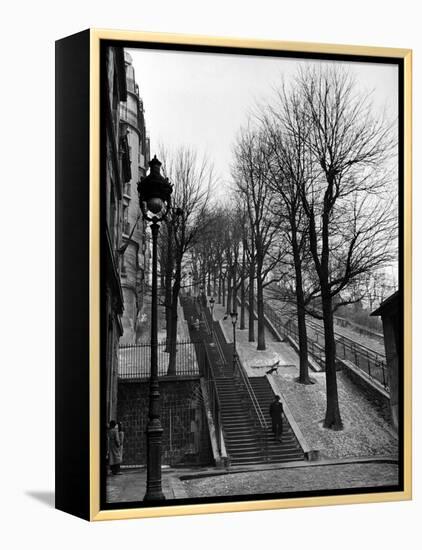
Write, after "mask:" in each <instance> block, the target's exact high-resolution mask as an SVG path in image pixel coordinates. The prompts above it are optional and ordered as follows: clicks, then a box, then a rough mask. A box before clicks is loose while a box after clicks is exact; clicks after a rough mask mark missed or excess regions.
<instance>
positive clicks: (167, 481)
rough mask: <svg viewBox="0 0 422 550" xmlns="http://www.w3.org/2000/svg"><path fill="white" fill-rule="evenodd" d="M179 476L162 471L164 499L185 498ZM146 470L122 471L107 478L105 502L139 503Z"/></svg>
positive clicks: (172, 472)
mask: <svg viewBox="0 0 422 550" xmlns="http://www.w3.org/2000/svg"><path fill="white" fill-rule="evenodd" d="M179 475H180V474H179V473H178V472H177V471H176V472H175V471H172V470H167V471H166V470H163V472H162V488H163V493H164V495H165V497H166V499H175V498H185V497H186V493H185V491H184V488H183V484H182V482H181V481H180V479H179V477H178V476H179ZM145 489H146V470H145V468H139V469H133V470H125V469H123V470H122V473H121V475H117V476H113V475H109V476H107V482H106V494H107V497H106V499H107V502H108V503H110V504H111V503H115V502H133V501H141V500H143V498H144V496H145Z"/></svg>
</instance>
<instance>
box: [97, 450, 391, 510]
mask: <svg viewBox="0 0 422 550" xmlns="http://www.w3.org/2000/svg"><path fill="white" fill-rule="evenodd" d="M359 460H361V459H358V460H357V461H356V462H353V463H348V462H344V463H340V464H330V463H325V464H324V463H300V464H299V463H291V464H290V465H288V464H283V465H277V464H271V465H268V466H264V465H256V466H250V467H249V469H248V471H242V472H238V473H237V472H234V471H233V470H231V471H230V473H220V472H219V471H218V470H216V469H215V468H194V469H185V468H181V469H168V470H163V473H162V487H163V492H164V495H165V497H166V499H167V500H173V499H176V500H177V499H181V498H183V499H186V498H199V497H208V496H237V495H248V494H251V495H253V494H265V493H283V492H297V491H317V490H330V489H350V488H358V487H382V486H386V485H396V484H397V483H398V466H397V464H395V463H390V462H388V461H387V462H385V461H382V460H379V461H373V462H363V461H359ZM145 488H146V471H145V468H139V469H131V470H123V471H122V474H121V475H118V476H108V477H107V502H109V503H118V502H135V501H142V500H143V498H144V495H145Z"/></svg>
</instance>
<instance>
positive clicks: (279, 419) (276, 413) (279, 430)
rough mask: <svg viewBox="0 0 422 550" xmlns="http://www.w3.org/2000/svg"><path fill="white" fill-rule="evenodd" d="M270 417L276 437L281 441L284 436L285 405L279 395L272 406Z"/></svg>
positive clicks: (275, 397)
mask: <svg viewBox="0 0 422 550" xmlns="http://www.w3.org/2000/svg"><path fill="white" fill-rule="evenodd" d="M270 416H271V423H272V428H273V434H274V437H275V438H276V439H278V440H279V441H281V436H282V434H283V403H281V401H280V396H279V395H276V396H274V401H273V402H272V403H271V405H270Z"/></svg>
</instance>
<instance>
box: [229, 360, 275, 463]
mask: <svg viewBox="0 0 422 550" xmlns="http://www.w3.org/2000/svg"><path fill="white" fill-rule="evenodd" d="M233 366H234V370H233V378H234V379H235V380H237V382H238V384H239V385H240V387H241V388H242V389H243V391H244V392H245V394H246V395H247V398H248V400H249V402H250V403H251V404H252V411H251V409H249V412H252V415H251V417H252V420H254V421H255V427H256V429H257V432H258V434H259V440H260V443H261V449H262V452H263V455H264V457H265V459H266V460H268V439H267V433H268V424H267V421H266V418H265V415H264V413H263V412H262V409H261V407H260V405H259V402H258V399H257V398H256V395H255V392H254V390H253V388H252V386H251V384H250V382H249V378H248V376H247V374H246V372H245V370H244V368H243V365H242V364H241V362H240V361H239V358H238V357H237V356H236V357H235V359H234V361H233Z"/></svg>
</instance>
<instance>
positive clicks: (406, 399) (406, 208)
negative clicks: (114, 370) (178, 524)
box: [59, 29, 412, 521]
mask: <svg viewBox="0 0 422 550" xmlns="http://www.w3.org/2000/svg"><path fill="white" fill-rule="evenodd" d="M86 32H88V33H89V360H88V358H87V363H89V488H87V491H88V493H87V494H89V499H88V500H89V514H88V517H86V519H89V520H91V521H104V520H113V519H128V518H149V517H157V516H178V515H188V514H211V513H220V512H239V511H249V510H250V511H252V510H270V509H283V508H297V507H309V506H328V505H339V504H357V503H369V502H372V503H375V502H386V501H398V500H409V499H411V498H412V402H411V394H412V379H411V347H412V342H411V332H412V325H411V292H412V291H411V285H412V280H411V256H412V225H411V224H412V218H411V215H412V212H411V211H412V192H411V181H412V152H411V147H412V51H411V50H409V49H398V48H384V47H370V46H349V45H335V44H317V43H306V42H284V41H268V40H255V39H254V40H251V39H241V38H224V37H208V36H195V35H192V36H190V35H180V34H167V33H150V32H137V31H118V30H106V29H90V30H89V31H86ZM101 41H108V42H110V41H116V43H117V42H120V43H124V44H126V45H130V44H133V46H134V47H135V46H138V47H142V43H146V42H153V43H162V44H167V45H175V44H177V45H179V46H180V45H182V46H210V47H220V48H228V49H230V48H236V49H246V48H248V49H254V50H260V49H263V50H264V49H265V50H274V51H275V52H280V51H284V52H301V53H310V54H311V53H312V54H334V55H337V56H346V57H347V56H359V57H362V58H365V57H368V58H369V57H371V58H376V57H389V58H394V59H398V60H402V62H403V86H404V88H403V89H404V95H403V105H402V109H403V110H402V114H403V128H404V132H403V140H404V141H403V147H404V158H403V167H402V168H403V182H404V187H403V189H404V196H403V213H402V214H403V260H404V265H403V269H404V278H403V282H404V289H403V298H404V315H403V322H404V343H403V349H404V372H403V382H404V383H403V418H404V429H403V490H401V491H393V492H380V493H376V492H373V493H368V494H342V495H335V494H333V495H330V496H309V497H300V498H294V497H293V498H286V499H283V498H281V499H269V500H253V499H251V500H248V501H238V502H221V503H220V502H216V503H208V504H203V503H201V504H188V505H185V504H184V505H177V504H176V505H171V506H157V507H155V506H154V507H146V508H121V509H120V508H119V509H107V510H104V509H101V507H100V481H101V480H100V467H99V464H100V425H101V423H100V399H101V395H100V372H101V368H100V276H101V270H100V156H101V151H100V122H101V121H100V116H101V115H100V93H101V89H100V87H101V81H100V43H101ZM87 237H88V236H87ZM59 507H61V508H62V509H65V508H66V506H65V505H62V506H59ZM81 515H84V516H86V514H81Z"/></svg>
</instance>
